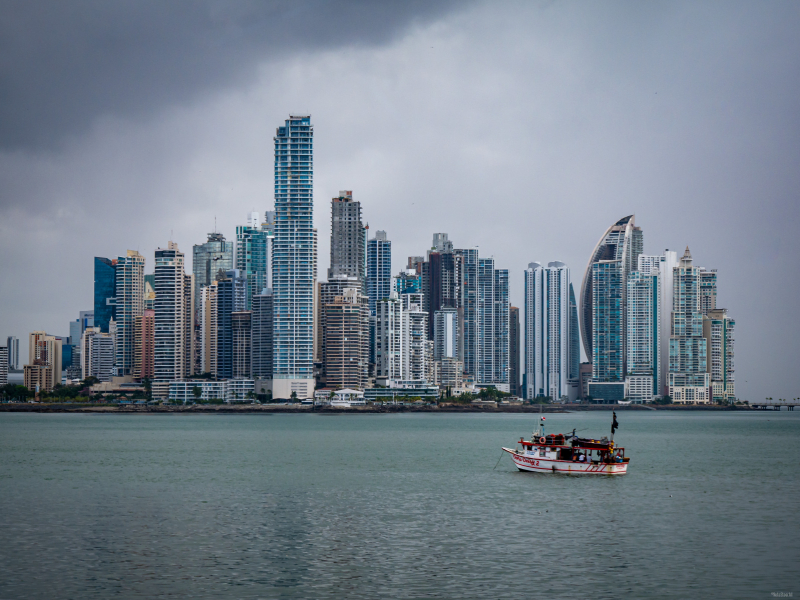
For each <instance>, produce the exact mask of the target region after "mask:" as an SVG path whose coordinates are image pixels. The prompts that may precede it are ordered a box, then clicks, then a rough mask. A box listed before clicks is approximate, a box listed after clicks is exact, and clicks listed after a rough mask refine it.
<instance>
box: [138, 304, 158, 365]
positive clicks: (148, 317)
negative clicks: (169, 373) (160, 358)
mask: <svg viewBox="0 0 800 600" xmlns="http://www.w3.org/2000/svg"><path fill="white" fill-rule="evenodd" d="M134 331H135V333H134V335H135V339H136V342H135V346H134V354H133V376H134V377H135V378H136V379H139V380H141V379H144V378H145V377H147V378H149V379H153V377H154V376H155V348H156V311H155V310H153V309H149V308H146V309H145V310H144V312H143V313H142V315H141V316H138V317H136V321H135V327H134Z"/></svg>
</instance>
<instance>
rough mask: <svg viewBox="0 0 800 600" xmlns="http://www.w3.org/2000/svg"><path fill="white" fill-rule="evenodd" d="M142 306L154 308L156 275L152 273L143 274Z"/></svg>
mask: <svg viewBox="0 0 800 600" xmlns="http://www.w3.org/2000/svg"><path fill="white" fill-rule="evenodd" d="M144 307H145V308H147V309H150V310H155V308H156V276H155V274H154V273H149V274H147V275H145V276H144Z"/></svg>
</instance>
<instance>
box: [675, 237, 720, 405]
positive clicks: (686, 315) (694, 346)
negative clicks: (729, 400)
mask: <svg viewBox="0 0 800 600" xmlns="http://www.w3.org/2000/svg"><path fill="white" fill-rule="evenodd" d="M707 368H708V364H707V343H706V339H705V338H704V337H703V313H702V312H701V291H700V268H699V267H696V266H694V264H693V260H692V255H691V253H690V252H689V247H688V246H687V247H686V252H684V254H683V257H682V258H681V260H680V262H679V263H678V266H677V267H675V269H674V275H673V281H672V329H671V335H670V339H669V380H668V387H669V395H670V396H671V397H672V400H673V402H678V403H706V402H708V401H709V400H710V398H709V389H710V387H711V374H710V373H709V372H708V370H707Z"/></svg>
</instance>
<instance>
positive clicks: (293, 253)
mask: <svg viewBox="0 0 800 600" xmlns="http://www.w3.org/2000/svg"><path fill="white" fill-rule="evenodd" d="M313 141H314V128H313V126H312V125H311V117H310V116H290V117H289V119H287V120H286V122H285V124H284V125H283V126H281V127H278V128H277V131H276V134H275V138H274V143H275V242H274V251H273V255H272V274H273V285H272V289H273V310H274V319H275V327H274V331H273V335H274V353H273V395H274V396H275V397H276V398H289V397H291V396H292V394H294V396H295V397H297V398H300V399H302V398H308V397H311V396H312V395H313V391H314V370H313V369H314V365H313V359H314V282H315V280H316V273H315V272H314V270H315V269H316V263H317V261H316V257H315V255H314V253H315V243H314V199H313V187H314V160H313V156H314V152H313V151H314V143H313Z"/></svg>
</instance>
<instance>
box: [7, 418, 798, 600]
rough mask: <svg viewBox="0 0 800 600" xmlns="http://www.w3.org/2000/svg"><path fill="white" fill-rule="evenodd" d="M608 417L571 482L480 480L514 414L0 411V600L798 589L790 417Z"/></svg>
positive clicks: (562, 421) (584, 423)
mask: <svg viewBox="0 0 800 600" xmlns="http://www.w3.org/2000/svg"><path fill="white" fill-rule="evenodd" d="M618 419H619V422H620V429H619V431H618V432H617V436H616V439H617V442H618V443H619V444H621V445H624V446H625V447H626V453H627V455H629V456H631V457H632V458H631V465H630V469H629V471H628V473H629V474H628V475H626V476H625V477H620V478H599V477H598V478H585V477H584V478H580V477H567V476H560V475H540V474H530V473H520V472H517V471H516V469H515V468H514V467H513V465H512V463H511V460H510V458H509V457H507V456H506V457H504V458H502V460H501V461H500V463H499V465H498V466H497V468H496V469H495V468H494V467H495V465H496V463H497V461H498V458H500V454H501V452H500V446H501V445H510V446H513V445H514V442H515V441H516V440H518V439H519V437H520V436H521V435H525V437H526V438H527V437H528V436H529V435H530V432H531V430H532V429H533V427H534V426H535V424H536V416H535V415H510V414H494V415H484V414H457V415H453V414H412V413H408V414H393V415H387V414H379V415H286V414H276V415H230V416H223V415H196V416H190V415H72V414H55V415H37V414H9V413H3V414H0V598H3V599H5V598H116V597H119V598H509V599H517V600H519V599H521V598H578V599H586V598H592V599H595V598H726V599H727V598H765V599H766V598H774V597H776V595H780V594H789V593H792V594H793V595H794V597H800V412H797V413H787V412H782V413H767V412H765V413H743V412H724V413H717V412H703V413H688V412H651V411H646V412H645V411H641V412H639V411H624V412H619V413H618ZM547 425H548V428H547V430H548V431H549V432H558V431H568V430H569V431H571V430H572V429H573V428H577V429H578V430H579V431H580V430H583V431H582V432H581V433H583V434H585V435H594V436H601V435H605V434H607V433H608V429H609V426H610V413H605V412H603V413H572V414H552V415H547ZM784 597H787V596H784Z"/></svg>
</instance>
